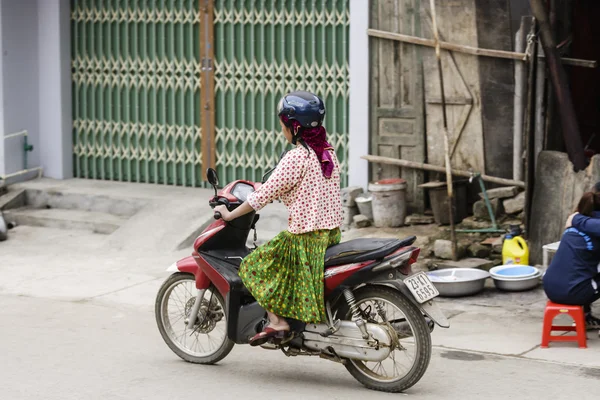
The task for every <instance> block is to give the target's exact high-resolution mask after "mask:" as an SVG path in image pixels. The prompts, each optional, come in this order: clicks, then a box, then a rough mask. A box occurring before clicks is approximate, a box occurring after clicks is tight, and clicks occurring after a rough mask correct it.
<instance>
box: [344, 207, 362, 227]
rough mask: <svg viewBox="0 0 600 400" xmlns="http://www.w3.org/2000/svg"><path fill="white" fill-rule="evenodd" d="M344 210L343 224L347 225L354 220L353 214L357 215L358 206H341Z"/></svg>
mask: <svg viewBox="0 0 600 400" xmlns="http://www.w3.org/2000/svg"><path fill="white" fill-rule="evenodd" d="M342 209H343V210H344V222H343V225H344V226H346V227H349V226H350V225H352V222H354V216H355V215H358V207H342Z"/></svg>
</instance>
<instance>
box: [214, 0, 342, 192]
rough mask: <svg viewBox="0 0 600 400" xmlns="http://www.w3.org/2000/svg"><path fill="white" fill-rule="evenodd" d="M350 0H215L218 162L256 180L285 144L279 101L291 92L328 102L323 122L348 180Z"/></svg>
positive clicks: (230, 175)
mask: <svg viewBox="0 0 600 400" xmlns="http://www.w3.org/2000/svg"><path fill="white" fill-rule="evenodd" d="M348 3H349V1H348V0H216V1H215V17H214V18H215V19H214V24H215V58H216V60H215V67H216V68H215V92H216V101H215V105H216V108H215V119H216V145H217V165H218V172H219V174H220V176H222V177H223V178H225V180H226V181H230V180H232V179H235V178H239V177H244V178H246V179H249V180H259V179H260V178H261V175H262V174H263V172H265V171H266V170H267V169H269V168H270V167H272V166H273V165H275V163H276V162H277V160H278V158H279V155H280V153H281V152H282V150H283V149H284V147H285V139H284V138H283V135H282V134H281V133H280V131H281V128H280V126H279V122H278V119H277V117H276V107H277V102H278V100H279V98H280V97H281V96H282V95H283V94H285V93H286V92H289V91H292V90H308V91H312V92H315V93H317V94H318V95H320V96H321V97H323V99H324V100H325V103H326V108H327V115H326V117H325V127H326V128H327V130H328V133H329V138H330V141H331V144H332V145H333V146H334V147H335V148H336V150H337V154H338V157H339V159H340V161H341V163H342V165H343V171H344V173H343V182H344V183H345V182H346V180H347V177H346V171H347V164H346V163H347V154H348V144H347V143H348V94H349V90H348V86H349V74H348V36H349V31H348V29H349V8H348V7H349V5H348Z"/></svg>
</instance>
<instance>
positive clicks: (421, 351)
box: [339, 286, 431, 393]
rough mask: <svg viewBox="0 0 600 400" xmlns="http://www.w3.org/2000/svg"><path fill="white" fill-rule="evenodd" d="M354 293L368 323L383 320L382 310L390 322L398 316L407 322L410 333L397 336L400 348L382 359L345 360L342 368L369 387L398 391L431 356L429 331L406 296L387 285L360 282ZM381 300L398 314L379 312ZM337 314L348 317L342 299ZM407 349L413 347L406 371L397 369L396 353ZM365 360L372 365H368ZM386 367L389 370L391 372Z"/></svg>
mask: <svg viewBox="0 0 600 400" xmlns="http://www.w3.org/2000/svg"><path fill="white" fill-rule="evenodd" d="M354 296H355V298H356V305H357V306H358V307H359V309H360V311H361V314H362V317H363V319H365V320H367V321H368V322H371V323H379V324H385V322H384V321H383V319H382V318H381V315H382V314H384V316H386V317H387V318H386V319H389V320H388V322H390V323H391V325H394V324H395V323H397V322H394V321H393V320H395V321H399V320H402V322H401V323H404V324H408V326H409V327H410V329H411V332H412V334H411V335H406V334H405V333H406V332H402V333H401V334H400V335H399V337H398V340H399V343H400V346H401V348H397V349H395V350H393V351H392V353H391V354H390V357H388V358H387V359H386V360H384V361H382V362H379V363H374V362H370V363H369V362H364V361H359V360H348V361H347V362H346V364H345V366H346V369H347V370H348V372H350V374H352V376H353V377H354V378H355V379H356V380H357V381H359V382H360V383H362V384H363V385H364V386H366V387H367V388H369V389H373V390H378V391H382V392H389V393H398V392H402V391H404V390H406V389H408V388H410V387H412V386H413V385H415V384H416V383H417V382H418V381H419V380H420V379H421V378H422V377H423V374H425V371H426V370H427V367H428V366H429V361H430V359H431V334H430V329H429V327H428V326H427V322H426V320H425V318H424V317H423V314H422V313H421V311H420V310H419V309H418V307H417V306H415V305H414V304H413V303H412V302H411V301H410V300H408V299H407V298H406V297H404V296H403V295H402V294H400V293H398V292H397V291H395V290H393V289H391V288H388V287H384V286H364V287H362V288H360V289H358V290H356V291H354ZM377 303H379V306H377ZM384 304H385V305H387V306H391V307H390V308H388V310H393V309H395V310H396V311H398V312H399V313H398V314H399V315H396V314H394V316H393V315H391V313H390V312H389V311H387V312H386V311H383V313H381V312H379V310H378V308H379V307H380V308H381V309H383V305H384ZM385 314H387V315H385ZM339 315H340V316H343V317H345V318H344V319H347V320H351V319H352V313H351V311H350V309H349V307H348V305H347V304H346V303H344V304H343V306H342V307H341V309H340V313H339ZM410 349H413V350H414V357H411V358H412V360H411V364H412V365H410V367H408V368H406V370H407V371H406V373H401V370H400V368H399V366H398V365H397V360H396V357H403V356H406V355H407V354H408V351H409V350H410ZM384 363H385V364H384ZM369 364H375V365H374V366H373V367H372V368H371V367H369ZM386 365H387V369H386ZM389 371H391V372H392V375H391V376H390V373H389ZM396 371H398V374H396Z"/></svg>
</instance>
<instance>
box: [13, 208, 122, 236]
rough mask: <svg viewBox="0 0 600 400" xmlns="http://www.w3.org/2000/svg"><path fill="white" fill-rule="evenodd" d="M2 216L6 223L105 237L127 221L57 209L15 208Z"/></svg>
mask: <svg viewBox="0 0 600 400" xmlns="http://www.w3.org/2000/svg"><path fill="white" fill-rule="evenodd" d="M4 216H5V219H6V220H7V221H14V222H16V224H17V225H27V226H39V227H49V228H59V229H76V230H86V231H92V232H94V233H100V234H106V235H108V234H111V233H113V232H114V231H116V230H117V229H119V228H120V227H121V225H123V224H124V223H125V222H126V221H127V218H125V217H119V216H116V215H111V214H107V213H101V212H95V211H82V210H65V209H58V208H50V209H36V208H28V207H23V208H16V209H12V210H8V211H5V212H4Z"/></svg>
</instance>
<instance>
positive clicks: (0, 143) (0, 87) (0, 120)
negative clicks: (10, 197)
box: [0, 2, 6, 176]
mask: <svg viewBox="0 0 600 400" xmlns="http://www.w3.org/2000/svg"><path fill="white" fill-rule="evenodd" d="M2 8H3V7H2V2H0V35H2V25H3V24H2V18H1V16H2ZM1 39H2V37H1V36H0V55H1V54H3V53H4V52H3V51H2V40H1ZM2 64H3V63H2V62H0V176H2V175H4V174H5V168H4V164H5V159H4V135H5V134H6V132H4V107H2V104H4V82H3V79H2V76H3V75H4V74H3V68H2Z"/></svg>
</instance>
